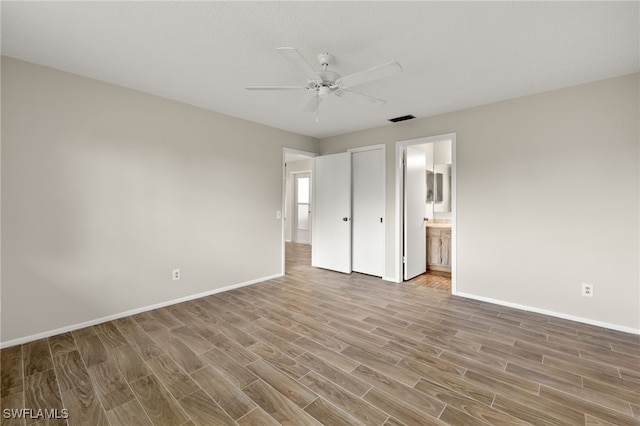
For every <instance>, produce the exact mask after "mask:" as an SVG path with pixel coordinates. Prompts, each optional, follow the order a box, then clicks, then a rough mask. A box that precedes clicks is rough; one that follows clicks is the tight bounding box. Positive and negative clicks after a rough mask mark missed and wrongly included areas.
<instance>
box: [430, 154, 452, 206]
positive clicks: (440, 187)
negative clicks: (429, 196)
mask: <svg viewBox="0 0 640 426" xmlns="http://www.w3.org/2000/svg"><path fill="white" fill-rule="evenodd" d="M428 180H429V175H428V174H427V181H428ZM427 192H428V190H427ZM433 211H434V212H439V213H446V212H450V211H451V164H434V165H433Z"/></svg>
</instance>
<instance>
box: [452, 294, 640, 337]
mask: <svg viewBox="0 0 640 426" xmlns="http://www.w3.org/2000/svg"><path fill="white" fill-rule="evenodd" d="M455 296H460V297H465V298H467V299H473V300H479V301H481V302H487V303H493V304H495V305H501V306H507V307H509V308H515V309H521V310H523V311H529V312H535V313H538V314H543V315H549V316H552V317H556V318H562V319H566V320H570V321H576V322H581V323H584V324H589V325H595V326H598V327H603V328H608V329H611V330H616V331H622V332H624V333H631V334H638V335H640V329H635V328H632V327H626V326H623V325H618V324H611V323H608V322H603V321H596V320H592V319H589V318H582V317H576V316H573V315H567V314H563V313H560V312H555V311H549V310H546V309H540V308H535V307H532V306H527V305H520V304H518V303H511V302H506V301H504V300H499V299H492V298H490V297H482V296H476V295H474V294H468V293H461V292H458V293H456V294H455Z"/></svg>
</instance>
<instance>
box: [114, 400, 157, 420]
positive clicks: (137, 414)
mask: <svg viewBox="0 0 640 426" xmlns="http://www.w3.org/2000/svg"><path fill="white" fill-rule="evenodd" d="M107 418H108V419H109V422H110V423H111V426H131V425H136V426H153V423H151V419H149V416H147V413H145V411H144V409H143V408H142V405H140V403H139V402H138V401H137V400H135V399H134V400H131V401H129V402H127V403H125V404H122V405H119V406H117V407H114V408H113V409H111V410H109V411H107Z"/></svg>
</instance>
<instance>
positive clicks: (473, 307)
mask: <svg viewBox="0 0 640 426" xmlns="http://www.w3.org/2000/svg"><path fill="white" fill-rule="evenodd" d="M309 263H310V261H309V247H308V246H302V245H295V244H289V245H288V247H287V274H286V276H285V277H281V278H278V279H274V280H271V281H268V282H264V283H260V284H256V285H252V286H248V287H244V288H240V289H236V290H232V291H228V292H225V293H221V294H217V295H214V296H209V297H205V298H202V299H198V300H193V301H189V302H185V303H181V304H177V305H173V306H169V307H166V308H162V309H157V310H155V311H150V312H145V313H142V314H139V315H134V316H132V317H127V318H123V319H119V320H116V321H111V322H107V323H103V324H100V325H97V326H94V327H89V328H86V329H82V330H78V331H74V332H71V333H65V334H61V335H57V336H54V337H51V338H48V339H42V340H38V341H35V342H31V343H28V344H24V345H21V346H15V347H11V348H6V349H3V350H2V351H1V355H2V364H1V377H2V390H1V398H2V399H1V406H2V409H3V410H2V411H1V412H0V413H1V414H2V417H1V423H2V425H5V424H6V425H13V424H20V425H25V424H38V425H41V424H69V425H134V426H138V425H275V424H290V425H318V424H325V425H346V424H348V425H361V424H366V425H370V424H371V425H387V426H392V425H393V426H395V425H430V424H434V425H437V424H440V425H443V424H451V425H462V424H465V425H467V424H468V425H477V424H536V425H556V424H557V425H638V424H640V368H639V367H640V341H639V338H638V336H634V335H630V334H625V333H621V332H617V331H611V330H606V329H602V328H599V327H595V326H590V325H584V324H579V323H575V322H571V321H566V320H562V319H557V318H553V317H547V316H544V315H539V314H534V313H527V312H523V311H518V310H515V309H509V308H505V307H500V306H495V305H491V304H487V303H481V302H477V301H472V300H466V299H462V298H458V297H453V296H451V295H450V294H448V293H446V292H444V291H440V290H434V289H431V288H428V287H426V286H424V285H421V284H420V283H415V282H414V283H412V282H409V283H405V284H394V283H389V282H384V281H382V280H380V279H377V278H372V277H369V276H364V275H360V274H356V273H354V274H351V275H343V274H339V273H333V272H329V271H325V270H321V269H315V268H311V267H310V266H309ZM22 408H28V409H31V410H33V411H32V412H31V413H32V414H36V417H37V413H38V412H37V410H38V409H49V410H51V409H58V410H59V413H58V414H60V413H61V411H60V410H61V409H63V408H64V409H66V410H68V419H59V420H55V421H50V422H47V421H44V420H38V419H28V420H27V421H25V420H15V419H7V418H5V417H6V413H7V411H5V410H7V409H22Z"/></svg>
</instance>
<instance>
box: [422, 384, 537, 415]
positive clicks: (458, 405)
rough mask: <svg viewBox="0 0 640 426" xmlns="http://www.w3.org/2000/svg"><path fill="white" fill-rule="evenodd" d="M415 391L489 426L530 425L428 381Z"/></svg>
mask: <svg viewBox="0 0 640 426" xmlns="http://www.w3.org/2000/svg"><path fill="white" fill-rule="evenodd" d="M414 389H416V390H417V391H419V392H422V393H424V394H425V395H429V396H431V397H432V398H435V399H437V400H438V401H440V402H442V403H444V404H446V406H447V407H448V408H454V409H456V410H458V411H461V412H463V413H464V414H465V415H468V416H471V417H473V418H475V419H477V421H484V422H486V423H488V424H496V425H500V424H508V425H518V424H529V423H527V422H525V421H524V420H521V419H517V418H515V417H513V416H510V415H508V414H506V413H503V412H501V411H498V410H496V409H495V408H492V407H491V406H490V405H487V404H483V403H481V402H478V401H475V400H473V399H471V398H468V397H466V396H463V395H461V394H459V393H457V392H454V391H452V390H449V389H447V388H445V387H442V386H440V385H438V384H436V383H433V382H429V381H427V380H421V381H419V382H418V383H416V386H414ZM465 418H466V417H465ZM440 420H443V418H442V414H441V415H440ZM477 421H476V422H477ZM447 422H448V421H447ZM451 424H457V423H451ZM470 424H474V422H473V421H472V422H470Z"/></svg>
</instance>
